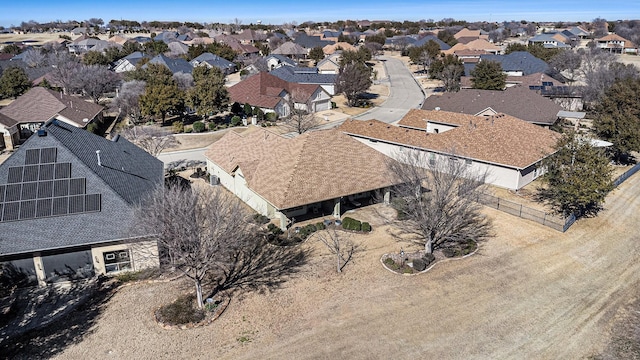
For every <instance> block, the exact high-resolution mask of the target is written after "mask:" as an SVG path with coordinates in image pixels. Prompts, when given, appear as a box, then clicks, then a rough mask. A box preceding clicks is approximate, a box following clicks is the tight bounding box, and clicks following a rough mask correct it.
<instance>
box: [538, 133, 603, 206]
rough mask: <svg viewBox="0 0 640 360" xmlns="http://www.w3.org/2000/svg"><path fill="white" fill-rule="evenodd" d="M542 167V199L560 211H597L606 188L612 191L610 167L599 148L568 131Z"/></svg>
mask: <svg viewBox="0 0 640 360" xmlns="http://www.w3.org/2000/svg"><path fill="white" fill-rule="evenodd" d="M543 166H544V168H545V169H546V173H545V174H544V176H543V178H542V179H543V181H544V183H545V184H546V185H547V187H546V188H544V189H540V191H541V194H542V196H543V198H544V199H546V201H547V202H548V203H549V204H550V205H551V206H552V207H553V209H554V210H555V211H556V212H557V213H560V214H563V215H565V216H568V215H570V214H575V215H576V216H578V217H580V216H591V215H595V214H597V212H598V211H599V210H600V209H601V208H602V203H603V202H604V200H605V197H606V196H607V194H608V193H609V191H611V190H613V181H612V179H611V174H612V169H611V166H610V165H609V158H608V157H607V156H606V154H605V152H604V150H603V149H602V148H598V147H595V146H594V145H593V144H592V143H591V141H589V139H587V138H584V137H581V136H579V135H578V134H576V133H575V132H570V133H566V134H564V136H563V137H562V138H560V139H559V140H558V143H557V145H556V152H555V153H553V154H552V155H550V156H549V157H547V158H546V159H545V160H544V162H543Z"/></svg>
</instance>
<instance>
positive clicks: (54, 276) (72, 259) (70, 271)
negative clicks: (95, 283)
mask: <svg viewBox="0 0 640 360" xmlns="http://www.w3.org/2000/svg"><path fill="white" fill-rule="evenodd" d="M42 265H43V266H44V271H45V276H46V281H47V282H57V281H68V280H77V279H84V278H88V277H91V276H93V275H94V272H93V262H92V261H91V251H89V250H86V251H77V252H73V253H67V254H58V255H48V256H43V257H42Z"/></svg>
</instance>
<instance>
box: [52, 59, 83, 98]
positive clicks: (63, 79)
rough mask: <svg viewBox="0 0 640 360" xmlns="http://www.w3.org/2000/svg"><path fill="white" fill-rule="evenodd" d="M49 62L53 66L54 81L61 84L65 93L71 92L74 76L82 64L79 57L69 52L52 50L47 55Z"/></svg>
mask: <svg viewBox="0 0 640 360" xmlns="http://www.w3.org/2000/svg"><path fill="white" fill-rule="evenodd" d="M47 63H48V64H49V65H50V66H51V67H52V70H51V78H52V80H53V82H54V83H55V84H56V85H58V86H60V87H61V88H62V91H63V92H64V93H65V94H69V91H70V89H71V86H72V82H73V79H74V76H75V74H76V72H77V70H78V68H79V67H80V66H81V65H80V63H79V62H78V59H77V58H76V57H75V56H73V55H71V54H69V53H68V52H62V51H61V52H52V53H49V55H48V56H47Z"/></svg>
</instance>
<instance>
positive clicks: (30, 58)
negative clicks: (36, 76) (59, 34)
mask: <svg viewBox="0 0 640 360" xmlns="http://www.w3.org/2000/svg"><path fill="white" fill-rule="evenodd" d="M46 58H47V56H46V55H45V54H43V53H42V51H41V50H40V49H29V50H27V51H25V52H24V57H23V59H24V62H25V63H26V64H27V65H28V66H29V67H32V68H36V67H41V66H44V65H45V64H46Z"/></svg>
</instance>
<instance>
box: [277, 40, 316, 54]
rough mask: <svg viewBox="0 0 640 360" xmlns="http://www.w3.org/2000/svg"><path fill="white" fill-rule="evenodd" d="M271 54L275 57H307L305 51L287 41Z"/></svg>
mask: <svg viewBox="0 0 640 360" xmlns="http://www.w3.org/2000/svg"><path fill="white" fill-rule="evenodd" d="M271 53H272V54H275V55H307V49H305V48H304V47H302V46H300V45H298V44H296V43H294V42H292V41H287V42H285V43H284V44H282V45H280V46H278V48H277V49H274V50H273V51H272V52H271Z"/></svg>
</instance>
